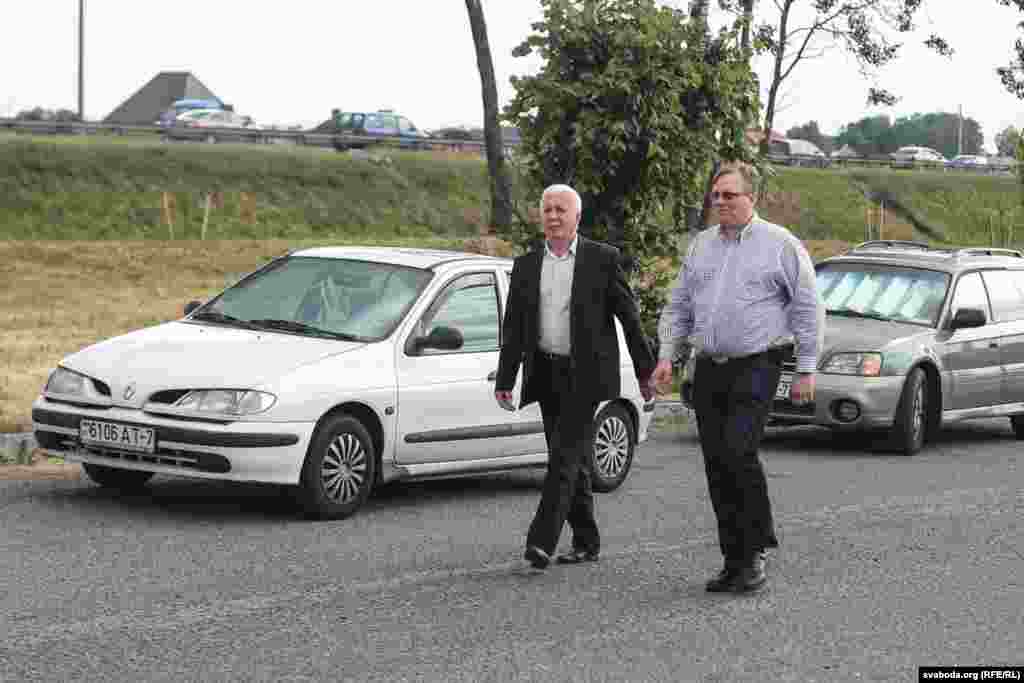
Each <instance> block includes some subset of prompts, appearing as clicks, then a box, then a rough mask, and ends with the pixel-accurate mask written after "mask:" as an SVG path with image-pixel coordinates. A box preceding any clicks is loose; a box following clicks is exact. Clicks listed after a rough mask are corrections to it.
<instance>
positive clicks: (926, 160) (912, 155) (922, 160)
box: [889, 145, 946, 168]
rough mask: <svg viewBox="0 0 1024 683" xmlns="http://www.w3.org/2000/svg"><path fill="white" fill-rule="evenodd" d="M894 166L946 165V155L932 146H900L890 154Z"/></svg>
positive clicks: (891, 164)
mask: <svg viewBox="0 0 1024 683" xmlns="http://www.w3.org/2000/svg"><path fill="white" fill-rule="evenodd" d="M889 159H891V163H890V166H892V167H893V168H914V167H915V166H945V165H946V157H944V156H942V155H941V154H939V153H938V152H936V151H935V150H934V149H932V148H931V147H918V146H914V145H910V146H907V147H900V148H899V149H898V150H896V151H895V152H893V153H892V154H890V155H889Z"/></svg>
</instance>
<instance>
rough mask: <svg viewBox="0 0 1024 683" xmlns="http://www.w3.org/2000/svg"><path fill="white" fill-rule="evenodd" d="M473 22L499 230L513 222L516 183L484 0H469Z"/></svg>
mask: <svg viewBox="0 0 1024 683" xmlns="http://www.w3.org/2000/svg"><path fill="white" fill-rule="evenodd" d="M466 11H467V12H469V25H470V29H471V30H472V31H473V43H474V44H475V45H476V63H477V68H478V69H479V71H480V84H481V88H482V91H483V101H484V142H485V144H486V147H487V170H488V173H489V175H490V179H491V226H492V227H494V228H495V229H496V230H497V231H498V233H499V234H501V233H506V232H508V230H509V228H510V227H511V225H512V185H511V183H510V182H509V178H508V173H507V171H506V169H505V152H504V149H503V147H504V145H503V144H502V140H501V125H500V123H499V122H498V87H497V85H496V84H495V81H494V61H493V60H492V59H491V46H490V44H489V43H488V42H487V23H486V22H485V21H484V10H483V8H482V7H481V6H480V0H466Z"/></svg>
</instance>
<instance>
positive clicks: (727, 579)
mask: <svg viewBox="0 0 1024 683" xmlns="http://www.w3.org/2000/svg"><path fill="white" fill-rule="evenodd" d="M739 573H740V570H739V568H738V567H734V566H732V565H730V564H726V565H725V566H724V567H722V570H721V571H720V572H718V574H717V575H716V576H715V578H713V579H711V580H710V581H708V582H707V583H706V584H704V590H706V591H707V592H708V593H729V592H731V591H732V590H733V587H734V586H735V585H736V577H738V576H739Z"/></svg>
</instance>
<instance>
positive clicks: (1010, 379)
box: [680, 240, 1024, 455]
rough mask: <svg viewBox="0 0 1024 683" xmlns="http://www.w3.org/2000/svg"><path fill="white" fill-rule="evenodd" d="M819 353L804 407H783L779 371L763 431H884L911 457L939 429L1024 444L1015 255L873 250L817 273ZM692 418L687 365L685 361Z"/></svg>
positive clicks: (1021, 287) (911, 245)
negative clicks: (994, 429)
mask: <svg viewBox="0 0 1024 683" xmlns="http://www.w3.org/2000/svg"><path fill="white" fill-rule="evenodd" d="M816 270H817V283H818V290H819V291H820V292H821V296H822V299H823V300H824V303H825V312H826V317H825V344H824V347H823V348H822V351H821V354H820V357H819V360H818V368H817V371H816V373H815V397H814V402H813V403H811V404H808V405H796V404H794V403H792V402H790V398H789V389H790V385H791V382H792V381H793V373H794V371H795V368H796V359H795V358H794V357H792V356H791V357H790V358H788V359H786V360H785V361H784V362H783V365H782V370H783V372H782V378H781V380H780V381H779V386H778V391H777V392H776V395H775V400H774V402H773V404H772V408H771V412H770V414H769V415H770V424H776V425H821V426H824V427H830V428H832V429H833V430H835V431H837V432H842V431H851V430H885V431H888V433H889V437H890V445H891V446H892V447H893V448H894V449H895V450H897V451H899V452H901V453H904V454H906V455H913V454H914V453H916V452H918V451H919V450H920V449H921V447H922V445H923V444H924V443H925V442H926V441H927V440H928V439H929V438H930V437H932V436H934V435H935V433H936V432H937V431H938V430H939V429H940V428H941V426H942V425H943V424H948V423H951V422H957V421H960V420H968V419H975V418H995V417H1008V418H1009V419H1010V423H1011V425H1012V427H1013V431H1014V433H1015V435H1016V436H1017V438H1018V439H1024V344H1022V343H1020V340H1021V339H1024V254H1022V253H1021V252H1020V251H1016V250H1011V249H996V248H988V247H974V248H964V249H957V248H952V249H946V248H939V247H932V246H929V245H928V244H924V243H918V242H901V241H898V240H886V241H883V240H875V241H873V242H865V243H864V244H861V245H859V246H857V247H855V248H853V249H851V250H850V251H848V252H846V253H845V254H842V255H839V256H834V257H832V258H828V259H825V260H824V261H822V262H821V263H819V264H817V266H816ZM684 361H685V363H686V364H685V366H684V367H685V370H684V372H683V384H682V388H681V391H680V394H681V397H682V399H683V402H684V403H686V404H687V405H690V406H692V403H693V392H694V389H695V382H699V381H700V377H699V376H697V377H694V359H693V358H692V357H690V358H688V359H684Z"/></svg>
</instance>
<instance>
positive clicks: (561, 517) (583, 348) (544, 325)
mask: <svg viewBox="0 0 1024 683" xmlns="http://www.w3.org/2000/svg"><path fill="white" fill-rule="evenodd" d="M581 208H582V206H581V201H580V196H579V194H577V192H576V191H575V190H574V189H573V188H571V187H569V186H568V185H552V186H551V187H549V188H547V189H546V190H544V193H543V195H542V197H541V211H542V212H543V221H544V237H545V240H544V245H543V247H540V248H537V249H534V250H533V251H530V252H529V253H527V254H525V255H523V256H520V257H519V258H517V259H516V261H515V265H514V266H513V268H512V282H511V286H510V290H511V291H510V294H509V297H508V306H507V307H506V310H505V324H504V327H503V330H502V344H501V355H500V360H499V362H498V376H497V381H496V383H495V392H494V396H495V398H496V399H497V401H498V403H500V404H501V405H502V406H503V407H504V408H506V409H508V410H515V409H516V408H515V405H514V404H513V397H512V388H513V386H514V385H515V381H516V374H517V373H518V371H519V367H520V364H522V366H523V385H522V398H521V401H520V405H521V406H526V405H529V404H530V403H533V402H534V401H539V402H540V410H541V414H542V416H543V418H544V434H545V436H546V438H547V444H548V468H547V475H546V477H545V479H544V489H543V493H542V494H541V499H540V504H539V506H538V507H537V513H536V515H535V516H534V519H533V523H532V524H530V530H529V533H528V534H527V536H526V552H525V553H524V557H525V558H526V560H528V561H529V562H530V564H531V565H532V566H533V567H534V568H537V569H544V568H545V567H547V566H548V564H549V563H550V562H551V556H552V555H553V554H554V552H555V547H556V546H557V545H558V537H559V536H560V535H561V532H562V526H563V525H564V524H565V522H566V521H568V522H569V526H570V527H571V528H572V551H571V552H569V553H566V554H564V555H562V556H560V557H559V558H558V561H559V562H560V563H568V564H575V563H578V562H589V561H594V560H596V559H597V557H598V553H599V552H600V549H601V537H600V534H599V533H598V530H597V522H596V520H595V519H594V498H593V494H592V492H591V472H590V457H589V455H590V449H591V448H592V432H593V428H594V411H595V409H596V408H597V405H598V403H600V402H601V401H603V400H606V399H612V398H616V397H618V396H619V394H620V391H621V386H620V378H619V345H618V337H617V335H616V331H615V321H614V319H615V318H618V319H619V321H620V322H621V323H622V327H623V330H624V332H625V335H626V343H627V345H628V347H629V353H630V356H631V357H632V359H633V365H634V368H635V370H636V376H637V379H638V380H639V382H640V388H641V393H642V394H643V396H644V398H645V399H647V400H650V399H651V398H653V396H654V385H653V383H652V381H651V375H652V373H653V371H654V366H655V362H656V359H655V357H654V353H653V351H652V350H651V348H650V346H649V345H648V343H647V340H646V338H645V337H644V335H643V332H642V330H641V328H640V316H639V312H638V310H637V306H636V301H635V300H634V298H633V293H632V291H631V290H630V288H629V284H628V283H627V282H626V276H625V274H624V273H623V271H622V268H621V266H620V263H619V259H620V256H619V251H618V250H617V249H615V248H614V247H611V246H608V245H605V244H601V243H598V242H594V241H591V240H588V239H586V238H584V237H582V236H580V235H579V234H578V233H577V229H578V227H579V221H580V210H581Z"/></svg>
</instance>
